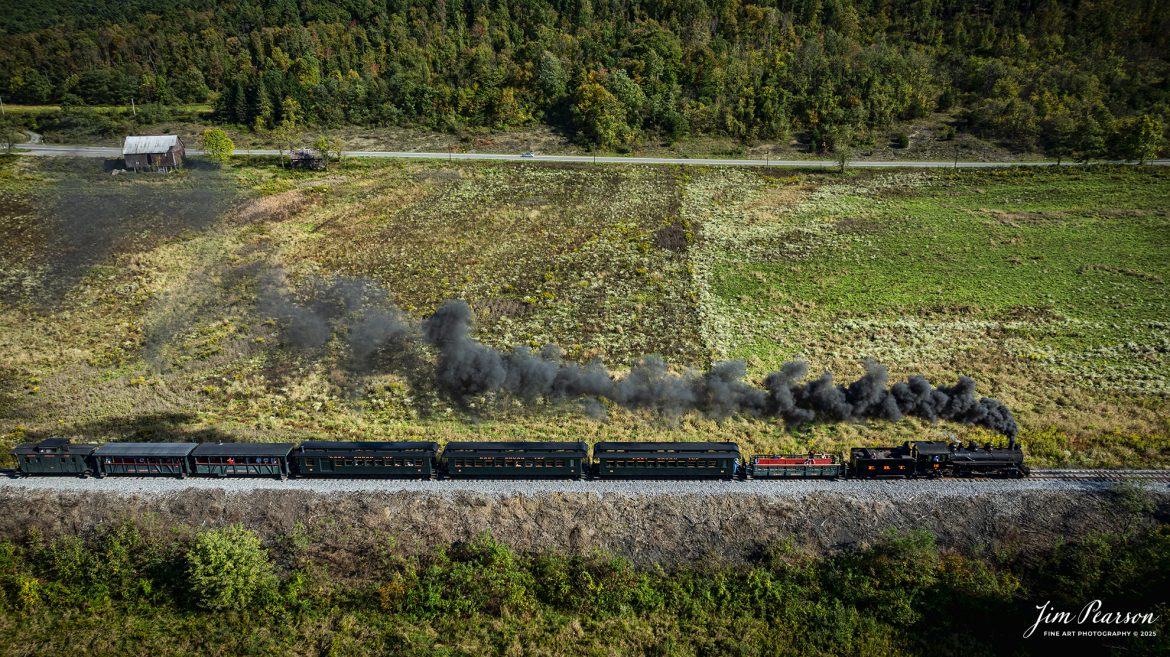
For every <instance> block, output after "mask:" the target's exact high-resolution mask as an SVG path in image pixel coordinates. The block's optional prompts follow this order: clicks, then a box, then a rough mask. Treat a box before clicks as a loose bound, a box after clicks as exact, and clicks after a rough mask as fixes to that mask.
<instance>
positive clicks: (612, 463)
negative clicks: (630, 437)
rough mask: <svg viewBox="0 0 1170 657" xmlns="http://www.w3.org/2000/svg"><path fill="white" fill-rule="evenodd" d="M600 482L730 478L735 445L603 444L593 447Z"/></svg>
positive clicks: (733, 474) (735, 460)
mask: <svg viewBox="0 0 1170 657" xmlns="http://www.w3.org/2000/svg"><path fill="white" fill-rule="evenodd" d="M593 458H594V460H595V461H596V466H595V467H596V474H597V476H598V477H599V478H601V479H729V480H730V479H734V478H735V477H736V475H737V474H738V473H739V464H740V453H739V445H736V444H735V443H643V442H628V443H621V442H603V443H597V444H596V445H594V446H593Z"/></svg>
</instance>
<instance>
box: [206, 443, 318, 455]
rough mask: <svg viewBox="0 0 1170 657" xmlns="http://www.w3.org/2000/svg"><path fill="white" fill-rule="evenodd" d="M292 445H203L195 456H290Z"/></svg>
mask: <svg viewBox="0 0 1170 657" xmlns="http://www.w3.org/2000/svg"><path fill="white" fill-rule="evenodd" d="M293 447H296V445H293V444H292V443H201V444H200V445H199V446H198V447H196V448H195V450H194V451H193V452H191V454H192V455H193V456H288V453H289V452H291V451H292V450H293Z"/></svg>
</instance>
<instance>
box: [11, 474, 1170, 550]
mask: <svg viewBox="0 0 1170 657" xmlns="http://www.w3.org/2000/svg"><path fill="white" fill-rule="evenodd" d="M1167 521H1170V486H1167V484H1165V483H1144V484H1143V483H1127V484H1117V483H1108V482H1094V481H1036V480H1024V481H1015V480H1013V481H877V482H859V481H846V482H828V481H799V482H760V481H757V482H616V483H615V482H577V481H567V482H565V481H556V482H552V481H549V482H514V481H513V482H501V481H494V482H455V481H422V482H419V481H356V480H355V481H303V480H302V481H286V482H280V481H275V480H273V481H267V480H231V481H209V480H187V481H178V480H149V479H112V478H111V479H105V480H101V481H94V480H88V481H87V480H80V479H72V478H68V479H44V478H41V479H24V480H5V481H2V482H0V536H5V537H9V538H21V537H27V536H28V535H29V534H30V533H37V534H39V535H40V536H43V537H53V536H58V535H66V534H71V535H85V534H87V533H88V532H92V531H95V530H97V529H98V528H100V527H101V526H103V525H109V524H111V523H124V522H133V523H135V524H136V525H138V526H139V528H140V529H141V530H144V531H147V532H158V533H163V532H173V531H176V530H175V529H174V528H175V527H179V528H184V527H186V528H190V529H192V530H195V529H203V528H207V527H214V526H221V525H228V524H233V523H242V524H243V525H245V526H246V527H248V528H249V529H252V530H254V531H256V532H257V533H259V534H260V535H261V536H262V537H264V538H265V539H266V540H267V541H269V542H270V543H272V544H280V543H281V542H283V541H286V540H289V537H296V538H295V540H298V541H308V542H311V543H312V544H313V545H314V547H315V548H316V550H315V551H317V552H318V553H319V554H321V555H323V558H326V559H328V560H331V561H335V562H336V563H337V564H338V565H344V564H345V563H346V561H347V560H350V559H359V557H362V556H363V555H368V554H369V553H370V552H371V551H378V550H383V551H384V550H386V549H387V548H392V549H393V550H394V551H396V552H397V551H401V552H405V553H419V552H426V551H429V550H432V549H434V548H435V547H436V546H443V545H450V544H451V543H453V542H457V541H463V540H469V539H471V538H473V537H475V536H476V535H478V534H480V533H482V532H491V534H492V535H493V536H494V537H495V538H496V539H497V540H500V541H502V542H504V543H506V544H507V545H509V546H511V547H512V548H513V549H515V550H518V551H532V552H537V551H539V552H546V551H559V552H564V553H570V554H574V553H590V552H594V551H598V550H600V551H602V552H605V553H610V554H614V555H620V556H623V557H627V558H629V559H631V560H633V561H634V562H635V563H642V564H650V563H659V564H671V563H696V562H703V561H716V562H743V561H750V560H752V559H753V558H755V557H757V556H759V555H760V554H762V553H764V552H767V551H769V550H772V549H775V548H776V547H777V546H788V548H790V549H795V550H799V551H806V552H816V553H823V552H832V551H834V550H839V549H844V548H849V547H857V546H861V545H864V544H867V543H871V542H874V541H876V540H878V539H880V538H882V537H883V536H884V535H887V534H889V533H890V532H894V533H898V532H905V531H910V530H914V529H922V530H927V531H929V532H930V533H932V534H934V535H935V536H936V537H937V541H938V544H939V545H940V546H942V547H944V548H951V549H956V550H960V551H964V552H977V551H984V550H997V549H1024V550H1027V549H1032V548H1046V547H1051V546H1052V545H1053V544H1055V543H1056V542H1058V541H1061V540H1077V539H1079V538H1082V537H1085V536H1087V535H1089V534H1092V533H1094V532H1117V531H1127V530H1136V529H1138V528H1140V527H1142V526H1149V525H1153V524H1157V523H1160V522H1167ZM180 531H181V529H180Z"/></svg>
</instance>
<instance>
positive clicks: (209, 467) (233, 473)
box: [191, 443, 293, 479]
mask: <svg viewBox="0 0 1170 657" xmlns="http://www.w3.org/2000/svg"><path fill="white" fill-rule="evenodd" d="M292 449H293V445H292V443H202V444H200V445H199V446H198V447H196V448H195V449H194V450H192V451H191V464H192V472H193V473H194V474H197V475H211V476H213V477H276V478H277V479H284V478H285V477H287V476H288V455H289V452H291V451H292Z"/></svg>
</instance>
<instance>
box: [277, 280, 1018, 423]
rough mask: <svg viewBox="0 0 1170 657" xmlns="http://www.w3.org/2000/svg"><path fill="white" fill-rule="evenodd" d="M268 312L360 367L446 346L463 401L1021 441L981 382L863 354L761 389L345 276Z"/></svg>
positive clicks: (294, 339)
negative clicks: (929, 426) (505, 327)
mask: <svg viewBox="0 0 1170 657" xmlns="http://www.w3.org/2000/svg"><path fill="white" fill-rule="evenodd" d="M264 296H265V298H266V299H267V301H265V302H264V303H263V304H262V309H264V310H266V312H268V313H269V314H270V315H272V316H274V317H276V318H277V319H279V320H280V321H281V324H282V326H283V327H284V335H285V339H286V341H287V342H288V343H290V344H292V345H294V346H299V347H301V348H306V349H319V348H321V347H322V346H323V345H324V344H325V343H326V342H327V341H328V339H329V337H330V336H331V335H332V334H334V333H339V334H342V335H344V336H345V339H346V340H347V341H348V343H349V348H350V354H351V357H352V360H353V361H354V362H355V363H359V364H364V365H365V366H366V367H367V368H372V367H374V366H375V365H374V364H373V363H372V361H371V359H370V355H371V354H376V353H379V352H384V351H385V350H387V349H394V350H412V349H414V348H415V347H417V346H418V344H417V341H418V339H420V338H421V340H424V341H425V342H426V343H427V344H429V345H430V346H431V347H433V348H434V349H435V351H437V353H438V362H437V364H436V367H435V371H434V377H435V381H436V383H437V384H438V386H439V388H441V389H442V390H443V391H444V392H445V393H446V394H447V395H449V396H450V397H451V399H453V400H454V401H455V402H456V403H458V404H460V405H462V406H464V407H466V406H468V405H469V404H470V403H471V402H473V401H474V400H475V399H477V398H479V397H481V396H483V395H486V394H489V393H492V394H505V395H510V396H512V397H514V398H516V399H520V400H522V401H524V402H525V403H529V404H531V403H535V402H538V401H540V400H546V401H549V402H554V403H555V402H561V401H568V400H584V401H585V402H586V403H587V404H589V406H588V410H589V412H590V413H591V414H596V413H597V412H598V407H597V405H596V401H597V400H602V399H604V400H609V401H610V402H612V403H614V404H617V405H618V406H621V407H623V408H627V409H631V410H650V411H653V412H656V413H660V414H663V415H669V416H678V415H682V414H685V413H690V412H697V413H701V414H703V415H705V416H707V417H712V418H716V419H722V418H726V417H730V416H735V415H739V416H751V417H764V418H779V419H782V420H783V421H784V423H785V424H786V425H787V426H789V427H799V426H801V425H805V424H808V423H811V422H816V421H832V422H855V421H864V420H871V419H878V420H890V421H896V420H899V419H901V418H902V417H903V416H907V415H909V416H914V417H919V418H924V419H927V420H930V421H937V420H949V421H953V422H960V423H964V424H971V425H977V426H981V427H986V428H988V429H991V430H993V431H997V432H999V433H1002V434H1004V435H1005V436H1008V437H1014V436H1015V435H1016V433H1017V432H1018V431H1019V428H1018V426H1017V425H1016V422H1015V419H1014V418H1013V417H1012V414H1011V411H1009V410H1008V409H1007V407H1006V406H1004V405H1003V404H1002V403H1001V402H999V401H996V400H994V399H990V398H987V397H977V396H976V395H975V381H974V380H973V379H971V378H969V377H965V376H963V377H959V381H958V383H956V384H955V385H954V386H945V385H943V386H937V387H936V386H934V385H932V384H931V383H930V382H929V381H927V380H926V379H924V378H922V377H921V376H913V377H910V378H909V379H907V380H906V381H904V382H899V383H895V384H894V385H892V386H891V385H889V373H888V371H887V370H886V368H885V367H883V366H882V365H879V364H878V363H875V362H872V361H867V362H866V364H865V368H866V372H865V374H864V375H863V376H862V377H861V378H859V379H857V380H856V381H853V382H851V383H849V384H848V385H843V384H839V383H836V382H835V381H834V380H833V376H832V374H830V373H828V372H826V373H824V374H822V375H821V376H819V377H817V378H815V379H811V380H807V381H806V380H804V379H805V378H806V376H807V374H808V364H807V363H803V362H790V363H785V364H784V365H783V366H782V367H781V368H780V370H779V371H777V372H773V373H772V374H770V375H768V376H767V377H766V379H765V381H764V388H763V389H760V388H758V387H756V386H754V385H752V384H751V383H749V382H747V381H745V380H744V377H745V374H746V366H745V365H744V363H743V362H741V361H725V362H719V363H716V364H714V365H713V366H712V367H711V369H709V370H707V371H706V372H694V371H688V372H685V373H682V374H675V373H672V372H671V371H670V370H669V368H668V367H667V365H666V363H665V362H663V361H662V359H660V358H658V357H655V356H650V357H646V358H643V359H642V360H641V361H639V362H638V363H637V364H636V365H635V366H634V367H633V368H632V369H631V370H630V371H629V372H628V373H627V374H626V375H625V376H624V377H621V378H617V377H615V376H614V375H613V374H612V373H611V372H610V371H609V369H608V368H606V366H605V364H604V363H603V362H602V361H600V360H594V361H593V362H591V363H589V364H587V365H584V366H582V365H578V364H576V363H566V362H564V361H563V359H562V356H561V352H560V350H559V349H558V348H556V347H555V346H548V347H545V348H544V350H542V351H541V352H540V353H539V354H537V353H534V352H533V351H531V350H530V349H528V348H527V347H516V348H514V349H512V350H511V351H509V352H506V353H505V352H500V351H498V350H496V349H494V348H492V347H489V346H487V345H485V344H483V343H482V342H479V341H478V340H476V339H474V338H473V337H472V335H471V327H472V322H473V320H474V317H473V314H472V311H471V308H470V307H469V306H468V305H467V304H466V303H464V302H463V301H454V300H452V301H447V302H445V303H443V304H442V305H441V306H440V307H439V309H438V310H437V311H435V313H434V314H433V315H431V316H430V317H428V318H427V319H426V320H424V321H423V322H422V324H421V327H416V326H414V325H413V324H412V323H410V322H409V321H408V320H407V319H406V318H405V317H404V316H403V315H402V314H401V313H400V312H399V311H398V310H397V309H396V308H394V307H393V306H392V305H391V304H389V302H388V301H386V299H387V295H386V294H385V291H383V290H381V289H380V288H377V287H376V286H373V285H370V284H368V283H364V282H359V281H353V280H350V279H345V280H342V281H339V282H335V283H332V284H330V285H325V286H321V287H319V289H317V290H315V291H314V294H312V295H310V296H311V297H312V299H311V300H310V301H308V302H306V303H297V302H294V301H291V300H290V299H288V298H287V297H284V296H283V295H280V294H275V295H272V294H266V295H264Z"/></svg>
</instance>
